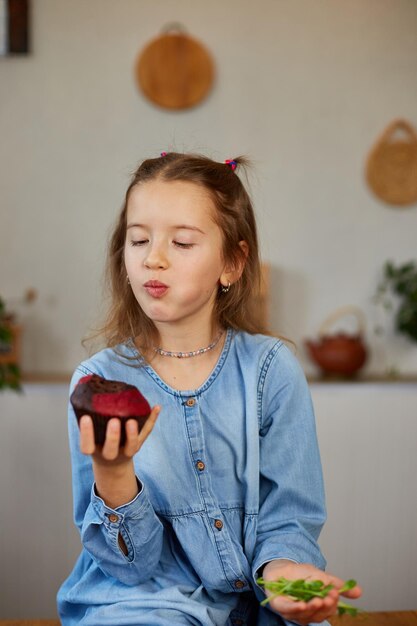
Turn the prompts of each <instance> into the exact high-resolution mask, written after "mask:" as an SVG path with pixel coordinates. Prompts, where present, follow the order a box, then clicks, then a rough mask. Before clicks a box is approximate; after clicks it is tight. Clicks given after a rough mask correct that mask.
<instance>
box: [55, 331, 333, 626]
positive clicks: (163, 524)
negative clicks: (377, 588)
mask: <svg viewBox="0 0 417 626" xmlns="http://www.w3.org/2000/svg"><path fill="white" fill-rule="evenodd" d="M87 374H98V375H100V376H103V377H105V378H107V379H110V380H121V381H124V382H126V383H130V384H133V385H135V386H137V387H138V388H139V389H140V391H141V392H142V393H143V395H144V396H145V397H146V398H147V399H148V401H149V403H150V404H151V406H154V405H155V404H159V405H161V407H162V410H161V413H160V415H159V417H158V419H157V421H156V424H155V426H154V429H153V431H152V433H151V434H150V436H149V437H148V439H147V440H146V441H145V443H144V445H143V446H142V448H141V449H140V451H139V452H138V453H137V455H136V456H135V457H134V465H135V471H136V475H137V478H138V480H139V483H138V484H139V485H140V491H139V493H138V494H137V496H136V497H135V498H134V499H133V500H132V501H131V502H128V503H126V504H124V505H123V506H119V507H117V508H116V509H111V508H109V507H108V506H106V504H105V503H104V501H103V500H102V499H101V498H100V497H99V496H98V495H97V493H96V490H95V486H94V477H93V471H92V461H91V457H89V456H86V455H83V454H82V453H81V452H80V449H79V430H78V426H77V422H76V418H75V415H74V412H73V409H72V407H71V405H69V439H70V449H71V459H72V480H73V494H74V520H75V524H76V525H77V527H78V529H79V532H80V536H81V541H82V551H81V554H80V556H79V558H78V560H77V562H76V564H75V567H74V569H73V571H72V573H71V574H70V576H69V577H68V579H67V580H66V581H65V582H64V583H63V584H62V586H61V588H60V590H59V592H58V598H57V599H58V611H59V616H60V619H61V622H62V624H63V626H75V625H80V624H81V625H82V626H138V625H140V624H143V625H146V626H172V625H175V624H181V625H195V626H232V625H234V626H238V625H241V626H249V625H252V626H255V625H256V626H269V625H271V626H272V625H275V626H276V625H279V624H281V625H283V624H289V623H290V622H287V621H285V620H284V619H283V618H282V617H281V616H279V615H278V614H277V613H275V612H273V611H271V610H270V609H269V608H267V607H265V608H261V607H260V606H259V602H260V600H262V599H263V598H264V597H265V596H264V593H263V591H262V589H261V588H260V587H259V586H258V585H257V584H256V578H257V576H258V570H261V568H262V566H263V565H264V564H265V563H267V562H268V561H271V560H272V559H280V558H285V559H291V560H293V561H295V562H299V563H303V562H305V563H312V564H314V565H315V566H317V567H319V568H321V569H324V567H325V561H324V559H323V556H322V555H321V552H320V549H319V547H318V545H317V539H318V535H319V533H320V530H321V528H322V525H323V523H324V521H325V515H326V514H325V504H324V490H323V480H322V472H321V464H320V456H319V451H318V445H317V438H316V429H315V419H314V412H313V407H312V402H311V396H310V393H309V389H308V386H307V382H306V379H305V376H304V374H303V371H302V369H301V367H300V365H299V363H298V361H297V359H296V358H295V357H294V355H293V354H292V352H291V351H290V350H289V349H288V348H287V346H286V345H285V344H283V343H282V342H281V341H280V340H277V339H275V338H271V337H267V336H264V335H250V334H248V333H244V332H236V331H232V330H228V331H227V334H226V340H225V344H224V347H223V350H222V353H221V355H220V357H219V359H218V362H217V364H216V366H215V367H214V369H213V371H212V372H211V374H210V376H209V377H208V378H207V380H206V381H205V382H204V383H203V384H202V385H201V386H200V387H199V388H198V389H190V390H188V391H178V390H176V389H174V388H172V387H170V386H169V385H167V384H166V383H165V382H164V381H163V380H162V379H161V378H160V377H159V376H158V374H157V373H156V372H155V370H154V369H153V368H152V367H151V366H150V365H149V364H147V363H145V362H144V361H143V360H142V359H141V356H140V354H139V353H138V352H137V350H136V348H135V346H134V343H133V341H128V342H126V343H124V344H120V345H119V346H117V347H116V348H107V349H105V350H102V351H101V352H99V353H97V354H96V355H94V356H93V357H91V358H90V359H88V360H86V361H84V362H83V363H82V364H81V365H80V366H79V367H78V368H77V369H76V371H75V373H74V376H73V378H72V381H71V388H70V393H71V392H72V390H73V388H74V386H75V385H76V383H77V382H78V380H79V379H80V378H81V377H82V376H85V375H87ZM119 533H120V534H121V535H122V537H123V539H124V542H125V544H126V547H127V554H124V552H122V551H121V549H120V547H119V543H118V535H119Z"/></svg>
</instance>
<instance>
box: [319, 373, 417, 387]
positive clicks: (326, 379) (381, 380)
mask: <svg viewBox="0 0 417 626" xmlns="http://www.w3.org/2000/svg"><path fill="white" fill-rule="evenodd" d="M307 380H308V382H309V383H311V384H325V385H333V384H337V385H363V384H370V383H377V384H383V385H398V384H414V385H415V384H417V375H410V376H395V377H394V376H384V375H373V376H372V375H369V376H358V377H356V378H344V377H337V376H334V377H333V376H307Z"/></svg>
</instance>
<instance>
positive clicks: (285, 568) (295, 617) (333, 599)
mask: <svg viewBox="0 0 417 626" xmlns="http://www.w3.org/2000/svg"><path fill="white" fill-rule="evenodd" d="M281 576H283V577H284V578H288V579H289V580H297V579H299V578H309V579H311V580H322V581H323V582H324V583H325V584H326V585H329V584H332V585H334V587H335V589H332V590H331V591H330V592H329V594H328V595H327V596H326V597H325V598H314V599H313V600H309V601H308V602H303V601H298V602H296V601H294V600H291V599H290V598H287V597H285V596H278V597H276V598H274V599H273V600H271V601H270V602H269V603H268V605H267V606H269V607H270V608H271V609H272V610H273V611H276V612H277V613H279V614H280V615H282V617H284V618H285V619H288V620H290V621H293V622H296V623H298V624H301V625H302V626H307V625H308V624H310V623H311V622H317V623H320V622H323V621H324V620H326V619H328V618H329V617H331V616H332V615H335V614H336V613H337V603H338V601H339V592H338V591H337V590H338V589H341V587H342V586H343V584H344V581H343V580H342V579H341V578H338V577H337V576H332V575H331V574H326V572H323V571H322V570H320V569H318V568H317V567H314V565H310V564H309V563H300V564H298V563H294V562H293V561H287V560H285V559H278V560H275V561H270V562H269V563H267V564H266V565H265V567H264V570H263V573H262V577H263V578H264V579H265V580H268V581H272V580H278V578H280V577H281ZM265 593H266V594H267V596H271V595H273V594H272V593H271V592H270V591H268V590H265ZM342 595H343V596H346V597H347V598H352V599H355V598H359V597H360V596H361V595H362V590H361V588H360V587H359V586H358V585H356V587H354V588H353V589H350V590H349V591H346V592H343V594H342Z"/></svg>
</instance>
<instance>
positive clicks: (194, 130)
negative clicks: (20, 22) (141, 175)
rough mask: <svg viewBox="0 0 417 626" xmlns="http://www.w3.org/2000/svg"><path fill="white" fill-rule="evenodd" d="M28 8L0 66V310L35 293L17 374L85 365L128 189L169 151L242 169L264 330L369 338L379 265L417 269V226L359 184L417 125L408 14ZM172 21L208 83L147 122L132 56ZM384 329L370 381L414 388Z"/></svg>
mask: <svg viewBox="0 0 417 626" xmlns="http://www.w3.org/2000/svg"><path fill="white" fill-rule="evenodd" d="M32 6H33V8H32V18H33V19H32V22H33V23H32V39H33V54H32V55H30V56H28V57H26V58H5V59H1V60H0V91H1V96H0V137H1V141H0V188H1V195H0V249H1V253H2V259H3V262H2V263H1V264H0V293H1V295H2V296H3V297H6V298H16V297H19V296H20V295H22V294H23V292H24V290H25V289H26V288H27V287H35V288H36V289H37V290H38V291H39V300H38V302H37V303H35V304H34V305H33V306H32V307H31V308H27V309H24V308H22V307H21V308H20V311H21V315H22V321H23V322H24V325H25V336H24V345H23V366H24V368H25V369H26V370H27V371H38V372H67V371H72V370H73V368H74V367H75V365H76V364H77V363H78V361H79V360H80V359H82V358H83V357H84V354H85V353H84V350H83V349H82V348H81V346H80V338H81V337H82V336H83V335H84V334H85V332H86V331H87V329H88V327H89V326H90V325H91V324H93V323H94V321H95V320H96V315H97V313H98V310H99V302H100V279H101V275H102V266H103V258H104V251H105V244H106V238H107V235H108V232H109V228H110V226H111V224H112V223H113V220H114V217H115V215H116V212H117V210H118V208H119V206H120V204H121V202H122V198H123V194H124V191H125V188H126V186H127V183H128V177H129V173H130V172H131V171H132V169H133V168H134V167H135V165H136V164H137V163H138V162H139V161H140V160H141V159H142V158H143V157H147V156H153V155H157V154H159V152H160V151H161V150H166V149H169V148H172V147H174V148H176V149H179V150H183V149H184V150H201V151H203V152H205V153H207V154H209V155H211V156H213V157H214V158H216V159H218V160H224V159H225V158H227V157H232V156H234V155H236V154H241V153H246V154H248V155H250V156H251V157H252V158H253V160H254V163H255V170H254V175H253V180H252V193H253V196H254V199H255V202H256V205H257V208H258V215H259V222H260V234H261V240H262V250H263V255H264V257H265V259H266V260H268V261H269V262H270V263H271V264H272V268H273V271H272V295H271V298H272V326H273V328H274V330H276V331H280V332H282V333H284V334H285V335H287V336H290V337H292V338H293V339H294V340H295V341H297V342H300V343H301V340H302V338H303V337H305V336H312V335H315V334H316V333H317V331H318V328H319V326H320V324H321V323H322V322H323V320H324V319H325V318H326V317H327V315H328V313H330V312H332V311H333V310H335V309H337V308H338V307H339V306H341V305H345V304H355V305H357V306H360V307H362V309H364V311H365V312H366V314H367V316H368V321H369V325H370V326H372V325H373V321H374V318H375V315H376V314H375V311H374V308H373V306H372V305H371V296H372V294H373V293H374V290H375V287H376V284H377V281H378V277H379V272H380V270H381V268H382V265H383V263H384V261H385V260H386V259H387V258H392V259H393V260H394V261H396V262H403V261H405V260H408V259H410V258H413V257H415V251H416V232H417V208H416V207H414V208H410V209H402V210H399V209H393V208H389V207H387V206H384V205H382V204H381V203H380V202H379V201H378V200H377V199H376V198H375V197H374V196H373V195H372V193H371V192H370V191H369V190H368V188H367V187H366V185H365V182H364V177H363V168H364V161H365V158H366V155H367V153H368V151H369V150H370V148H371V146H372V144H373V142H374V141H375V139H376V137H377V136H378V135H379V134H380V132H381V131H382V130H383V129H384V127H385V126H386V124H387V123H388V122H390V121H391V120H392V119H393V118H395V117H398V116H403V117H405V118H407V119H408V120H410V121H411V122H412V123H414V124H415V125H417V106H416V102H417V81H416V80H415V77H416V75H417V37H416V32H417V3H416V2H415V0H396V1H395V2H392V1H391V0H351V1H350V2H333V0H315V1H314V2H311V0H296V1H294V0H258V2H252V1H249V0H228V1H227V2H225V1H224V0H222V1H220V0H214V1H213V2H210V3H205V2H204V3H203V2H195V1H194V0H158V2H150V1H148V2H146V1H145V0H121V1H119V2H114V1H113V0H88V2H85V0H71V2H66V1H64V0H34V1H33V3H32ZM172 20H175V21H180V22H182V23H183V24H184V25H185V26H186V28H187V29H188V31H189V32H190V34H192V35H193V36H195V37H197V38H199V39H200V40H201V41H202V42H204V43H205V44H206V46H207V47H208V48H209V50H210V51H211V53H212V55H213V57H214V59H215V63H216V66H217V79H216V83H215V87H214V89H213V91H212V93H211V94H210V96H209V98H208V99H207V100H206V101H205V102H204V103H203V104H202V105H200V106H199V107H196V108H195V109H191V110H188V111H183V112H168V111H165V110H162V109H159V108H157V107H154V106H153V105H151V104H150V103H149V102H148V101H146V99H145V98H144V97H143V96H142V95H141V94H140V93H139V91H138V89H137V88H136V85H135V82H134V78H133V65H134V62H135V59H136V56H137V54H138V53H139V51H140V50H142V49H143V47H144V45H145V44H146V43H147V42H148V41H149V40H150V39H151V38H153V37H154V36H156V35H157V34H158V33H159V32H160V30H161V29H162V27H163V26H164V25H165V24H166V23H167V22H170V21H172ZM348 321H349V320H348ZM383 321H384V320H383ZM385 322H386V324H387V336H388V338H389V343H388V347H386V348H385V353H384V354H382V353H381V346H377V345H374V352H373V358H372V359H371V361H370V362H369V364H368V369H369V371H371V372H377V371H381V370H383V369H384V368H385V367H386V366H389V365H396V366H397V367H398V368H399V369H400V370H402V371H403V372H404V373H406V372H415V371H416V369H417V350H416V347H414V346H412V345H411V344H410V343H407V341H406V340H404V339H401V338H399V337H398V336H397V337H395V336H392V329H391V327H390V318H387V320H385ZM369 340H370V341H372V342H374V340H373V337H372V335H370V336H369ZM388 355H389V356H388ZM299 356H300V357H301V359H302V360H305V354H304V352H303V350H302V349H301V347H300V354H299ZM305 367H306V369H307V370H309V371H311V367H310V366H309V364H308V363H307V362H306V361H305Z"/></svg>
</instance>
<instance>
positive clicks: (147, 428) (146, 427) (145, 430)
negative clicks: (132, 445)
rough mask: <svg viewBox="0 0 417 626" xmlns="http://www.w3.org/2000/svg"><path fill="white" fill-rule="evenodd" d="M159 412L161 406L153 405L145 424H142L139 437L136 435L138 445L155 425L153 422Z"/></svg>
mask: <svg viewBox="0 0 417 626" xmlns="http://www.w3.org/2000/svg"><path fill="white" fill-rule="evenodd" d="M160 412H161V407H160V406H159V405H156V406H154V407H153V409H152V411H151V412H150V415H149V417H148V419H147V420H146V422H145V424H144V425H143V428H142V430H141V431H140V433H139V437H138V442H139V446H141V445H142V444H143V442H144V441H145V439H146V438H147V437H148V436H149V435H150V433H151V432H152V429H153V427H154V426H155V422H156V420H157V419H158V415H159V413H160Z"/></svg>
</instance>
